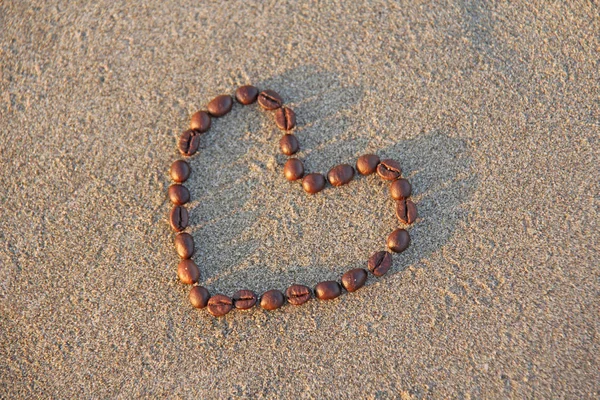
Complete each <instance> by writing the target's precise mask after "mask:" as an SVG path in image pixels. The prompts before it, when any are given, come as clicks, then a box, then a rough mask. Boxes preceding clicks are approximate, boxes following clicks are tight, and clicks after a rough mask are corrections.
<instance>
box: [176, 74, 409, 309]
mask: <svg viewBox="0 0 600 400" xmlns="http://www.w3.org/2000/svg"><path fill="white" fill-rule="evenodd" d="M235 99H236V100H237V102H238V103H239V104H240V105H244V106H246V105H251V104H254V103H255V102H258V104H259V106H260V107H261V108H262V109H264V110H268V111H273V112H274V113H275V116H274V119H275V122H276V125H277V127H278V128H279V129H281V130H282V131H284V132H285V133H284V135H283V136H282V137H281V140H280V141H279V146H280V149H281V152H282V153H283V154H284V155H286V156H292V155H294V154H295V153H297V152H298V150H299V149H300V142H299V141H298V138H297V137H296V135H294V134H293V133H292V131H293V130H294V128H295V127H296V113H295V112H294V110H292V109H291V108H289V107H288V106H285V105H284V101H283V98H282V97H281V96H280V95H279V94H278V93H277V92H275V91H273V90H264V91H259V90H258V89H257V88H256V87H254V86H252V85H244V86H241V87H239V88H238V89H237V90H236V92H235ZM233 103H234V102H233V98H232V96H230V95H219V96H217V97H215V98H214V99H213V100H211V101H210V102H209V103H208V104H207V106H206V110H207V111H202V110H200V111H197V112H196V113H194V114H193V115H192V117H191V121H190V127H189V129H187V130H185V131H184V132H183V133H182V134H181V137H180V138H179V141H178V147H179V152H180V153H181V155H182V156H183V157H192V156H194V155H195V154H196V153H197V152H198V150H199V149H200V140H201V138H202V135H203V134H205V133H206V132H208V131H209V130H210V127H211V118H212V117H223V116H225V115H226V114H227V113H229V112H230V111H231V110H232V108H233ZM192 172H193V171H192V169H191V167H190V165H189V164H188V162H187V161H185V160H176V161H175V162H174V163H173V164H172V165H171V167H170V170H169V174H170V176H171V179H172V180H173V181H174V184H173V185H171V186H170V187H169V190H168V197H169V199H170V200H171V202H172V203H173V209H172V210H171V212H170V214H169V222H170V225H171V227H172V229H173V230H174V231H175V232H176V233H177V235H176V237H175V241H174V243H175V250H176V253H177V254H178V255H179V257H180V258H181V261H180V263H179V265H178V268H177V275H178V278H179V281H180V282H181V283H183V284H193V285H194V286H193V287H192V291H191V292H190V294H189V299H190V303H191V305H192V306H193V307H195V308H207V309H208V311H209V313H210V314H211V315H213V316H215V317H220V316H224V315H226V314H228V313H229V312H230V311H231V310H233V309H237V310H248V309H251V308H256V307H257V306H260V308H262V309H264V310H267V311H272V310H277V309H279V308H281V307H283V306H284V305H285V303H286V301H287V303H289V304H290V305H292V306H300V305H302V304H304V303H306V302H307V301H309V300H311V299H312V298H313V293H314V298H317V299H319V300H323V301H328V300H333V299H336V298H338V297H339V296H340V295H342V294H343V292H344V291H346V292H348V293H350V292H355V291H357V290H359V289H360V288H361V287H363V286H364V285H365V282H366V281H367V278H368V273H367V269H368V271H369V272H371V274H372V275H373V276H375V277H381V276H383V275H385V274H386V273H387V272H388V271H389V270H390V268H391V266H392V254H391V252H395V253H401V252H403V251H404V250H406V249H407V248H408V246H409V244H410V235H409V233H408V231H406V230H405V229H401V228H398V229H396V230H394V231H393V232H391V233H390V235H389V236H388V238H387V239H386V241H387V247H388V249H389V251H385V250H378V251H375V252H374V253H373V254H372V255H371V256H370V257H369V259H368V261H367V263H366V266H367V269H363V268H354V269H351V270H349V271H346V272H345V273H344V274H343V275H342V276H341V278H340V281H339V282H338V281H335V280H329V281H323V282H320V283H318V284H317V285H316V286H315V287H314V289H313V290H311V288H309V287H308V286H305V285H301V284H293V285H291V286H289V287H288V288H287V289H286V290H285V291H284V292H282V291H280V290H278V289H270V290H267V291H265V292H264V293H263V294H262V295H260V296H258V295H256V294H255V293H254V292H252V291H250V290H245V289H242V290H239V291H237V292H236V293H235V294H233V295H232V297H229V296H227V295H224V294H215V295H213V296H211V295H210V293H209V291H208V289H207V288H205V287H203V286H200V285H198V282H199V280H200V278H201V271H200V268H199V267H198V265H197V264H196V263H195V262H194V261H193V260H192V259H191V258H192V257H193V256H194V255H195V246H194V239H193V238H192V236H191V235H190V234H189V233H188V232H184V230H185V229H186V228H187V226H188V223H189V215H188V210H187V208H186V207H185V204H187V203H188V202H189V201H191V198H190V192H189V190H188V189H187V188H186V187H185V186H183V183H184V182H186V181H187V179H188V178H189V176H190V174H191V173H192ZM356 173H358V174H360V175H371V174H374V173H377V175H379V176H380V177H381V179H383V180H384V181H389V182H391V185H390V189H389V191H390V195H391V197H392V199H393V200H394V201H395V203H396V206H395V210H396V215H397V217H398V220H399V221H400V222H401V223H403V224H404V225H410V224H412V223H413V222H415V220H416V219H417V210H416V206H415V204H414V202H413V201H412V200H411V199H410V198H409V196H410V195H411V194H412V187H411V185H410V183H409V182H408V180H406V179H404V178H402V168H401V166H400V163H399V162H398V161H396V160H393V159H389V158H385V159H383V160H381V159H380V158H379V156H377V155H376V154H365V155H362V156H360V157H359V158H358V159H357V161H356V164H355V167H352V166H351V165H349V164H340V165H337V166H334V167H332V168H331V169H330V170H329V171H328V172H327V174H326V176H327V179H326V178H325V175H323V173H319V172H308V173H307V172H306V171H305V168H304V163H303V162H302V160H300V159H298V158H296V157H293V158H289V159H288V161H287V162H286V163H285V166H284V168H283V174H284V176H285V178H286V179H287V180H288V181H290V182H294V181H300V182H301V184H302V188H303V189H304V191H306V192H307V193H308V194H316V193H318V192H320V191H321V190H323V189H324V188H325V186H326V185H327V183H328V182H329V184H330V185H331V186H333V187H337V186H343V185H347V184H348V183H350V181H352V180H353V178H354V176H355V174H356ZM390 251H391V252H390ZM288 307H289V306H288Z"/></svg>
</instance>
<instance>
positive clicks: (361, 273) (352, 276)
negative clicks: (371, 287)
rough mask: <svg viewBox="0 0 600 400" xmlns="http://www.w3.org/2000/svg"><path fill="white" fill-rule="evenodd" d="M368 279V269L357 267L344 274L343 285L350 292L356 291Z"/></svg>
mask: <svg viewBox="0 0 600 400" xmlns="http://www.w3.org/2000/svg"><path fill="white" fill-rule="evenodd" d="M366 281H367V270H365V269H363V268H355V269H351V270H350V271H347V272H346V273H345V274H344V275H342V286H344V288H346V290H347V291H349V292H354V291H357V290H358V289H360V288H361V287H363V286H364V285H365V282H366Z"/></svg>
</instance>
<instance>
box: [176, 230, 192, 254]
mask: <svg viewBox="0 0 600 400" xmlns="http://www.w3.org/2000/svg"><path fill="white" fill-rule="evenodd" d="M175 251H177V254H179V257H181V258H183V259H184V260H187V259H188V258H192V256H193V255H194V238H193V237H192V235H190V234H189V233H187V232H182V233H180V234H178V235H177V236H175Z"/></svg>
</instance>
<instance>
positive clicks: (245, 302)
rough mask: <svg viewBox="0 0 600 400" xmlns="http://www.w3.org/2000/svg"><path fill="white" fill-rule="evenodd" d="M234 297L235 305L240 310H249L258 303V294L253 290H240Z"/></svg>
mask: <svg viewBox="0 0 600 400" xmlns="http://www.w3.org/2000/svg"><path fill="white" fill-rule="evenodd" d="M232 299H233V305H234V306H235V308H237V309H239V310H247V309H249V308H252V307H254V305H255V304H256V294H254V292H253V291H251V290H238V291H237V292H235V294H234V295H233V297H232Z"/></svg>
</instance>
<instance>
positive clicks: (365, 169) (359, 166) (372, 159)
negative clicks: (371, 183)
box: [356, 154, 379, 175]
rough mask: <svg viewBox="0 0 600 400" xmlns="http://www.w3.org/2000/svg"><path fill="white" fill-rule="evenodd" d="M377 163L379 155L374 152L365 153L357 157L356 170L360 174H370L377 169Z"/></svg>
mask: <svg viewBox="0 0 600 400" xmlns="http://www.w3.org/2000/svg"><path fill="white" fill-rule="evenodd" d="M378 165H379V157H378V156H376V155H375V154H365V155H363V156H360V157H358V160H357V161H356V170H357V171H358V173H359V174H361V175H371V174H372V173H374V172H375V171H377V166H378Z"/></svg>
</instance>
